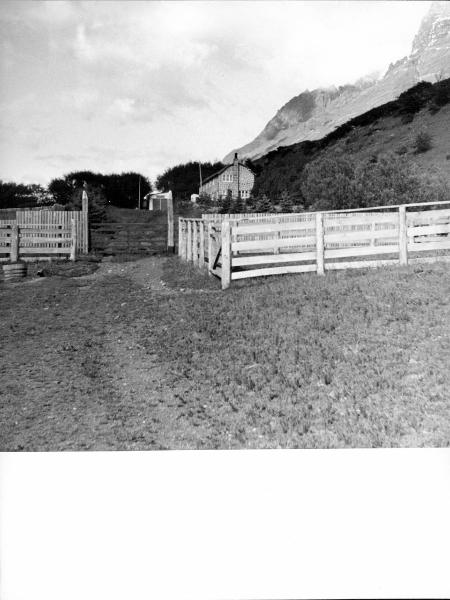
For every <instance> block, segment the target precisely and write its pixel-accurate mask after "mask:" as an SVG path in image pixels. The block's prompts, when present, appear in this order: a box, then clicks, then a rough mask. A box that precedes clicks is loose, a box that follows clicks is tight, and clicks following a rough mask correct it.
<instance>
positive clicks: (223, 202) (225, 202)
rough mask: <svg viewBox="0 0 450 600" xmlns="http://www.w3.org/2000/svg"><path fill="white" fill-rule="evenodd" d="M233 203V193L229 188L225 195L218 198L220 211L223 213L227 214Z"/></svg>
mask: <svg viewBox="0 0 450 600" xmlns="http://www.w3.org/2000/svg"><path fill="white" fill-rule="evenodd" d="M232 205H233V195H232V192H231V190H228V191H227V193H226V196H224V197H223V198H221V199H220V212H221V213H222V214H224V215H227V214H229V213H230V212H231V207H232Z"/></svg>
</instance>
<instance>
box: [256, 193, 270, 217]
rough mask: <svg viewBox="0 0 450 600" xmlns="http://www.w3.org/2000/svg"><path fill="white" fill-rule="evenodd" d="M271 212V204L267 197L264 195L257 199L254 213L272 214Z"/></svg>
mask: <svg viewBox="0 0 450 600" xmlns="http://www.w3.org/2000/svg"><path fill="white" fill-rule="evenodd" d="M272 211H273V206H272V203H271V201H270V200H269V197H268V196H267V195H266V194H264V195H263V196H261V198H259V199H258V201H257V203H256V208H255V212H258V213H265V212H272Z"/></svg>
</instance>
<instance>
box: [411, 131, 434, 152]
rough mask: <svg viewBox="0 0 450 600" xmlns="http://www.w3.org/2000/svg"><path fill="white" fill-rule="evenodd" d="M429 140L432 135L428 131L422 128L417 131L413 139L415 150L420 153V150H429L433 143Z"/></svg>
mask: <svg viewBox="0 0 450 600" xmlns="http://www.w3.org/2000/svg"><path fill="white" fill-rule="evenodd" d="M431 140H432V137H431V135H430V134H429V133H428V131H426V130H424V129H422V130H421V131H419V133H418V134H417V135H416V137H415V139H414V149H415V151H416V152H417V153H422V152H427V151H428V150H430V149H431V147H432V145H433V144H432V143H431Z"/></svg>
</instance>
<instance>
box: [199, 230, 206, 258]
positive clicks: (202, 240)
mask: <svg viewBox="0 0 450 600" xmlns="http://www.w3.org/2000/svg"><path fill="white" fill-rule="evenodd" d="M199 227H200V257H199V267H200V269H204V268H205V223H204V222H203V220H202V221H200V223H199Z"/></svg>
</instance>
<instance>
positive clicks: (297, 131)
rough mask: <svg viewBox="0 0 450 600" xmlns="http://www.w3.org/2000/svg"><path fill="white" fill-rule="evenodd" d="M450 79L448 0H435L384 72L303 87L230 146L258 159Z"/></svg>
mask: <svg viewBox="0 0 450 600" xmlns="http://www.w3.org/2000/svg"><path fill="white" fill-rule="evenodd" d="M446 77H450V2H433V3H431V5H430V8H429V10H428V12H427V14H426V15H425V16H424V18H423V19H422V22H421V24H420V27H419V30H418V32H417V34H416V35H415V37H414V40H413V43H412V51H411V54H410V55H409V56H405V57H403V58H401V59H399V60H396V61H394V62H392V63H391V64H390V65H389V68H388V69H387V71H386V73H385V74H384V76H383V77H381V78H380V76H379V74H372V75H370V76H366V77H362V78H360V79H359V80H358V81H356V82H355V83H353V84H347V85H342V86H339V87H336V86H330V87H328V88H318V89H315V90H312V91H309V90H305V91H303V92H302V93H300V94H299V95H298V96H294V98H291V100H289V101H288V102H287V103H286V104H285V105H284V106H282V108H280V109H279V110H278V112H277V113H276V115H275V116H274V117H273V118H272V119H271V120H270V121H269V122H268V123H267V125H266V126H265V128H264V129H263V131H262V132H261V133H260V134H259V135H258V136H257V137H256V138H255V139H254V140H253V141H252V142H250V143H249V144H246V145H245V146H243V147H242V148H236V149H234V150H232V152H230V153H229V154H227V156H226V157H225V158H224V160H223V161H224V162H225V163H227V162H231V161H232V159H233V156H234V152H239V155H240V156H242V157H244V158H253V159H254V158H259V157H260V156H263V155H264V154H267V153H268V152H270V151H271V150H275V149H276V148H277V147H278V146H289V145H291V144H295V143H297V142H301V141H304V140H316V139H319V138H321V137H323V136H325V135H327V134H328V133H330V132H331V131H333V129H336V127H338V126H339V125H342V124H343V123H345V122H346V121H349V120H350V119H352V118H353V117H356V116H358V115H360V114H362V113H364V112H366V111H368V110H370V109H371V108H374V107H375V106H380V105H381V104H384V103H386V102H389V101H390V100H394V99H395V98H397V97H398V96H399V95H400V94H401V93H402V92H404V91H405V90H407V89H409V88H410V87H412V86H413V85H415V84H416V83H418V82H419V81H430V82H432V83H434V82H435V81H437V80H439V79H443V78H446Z"/></svg>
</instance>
